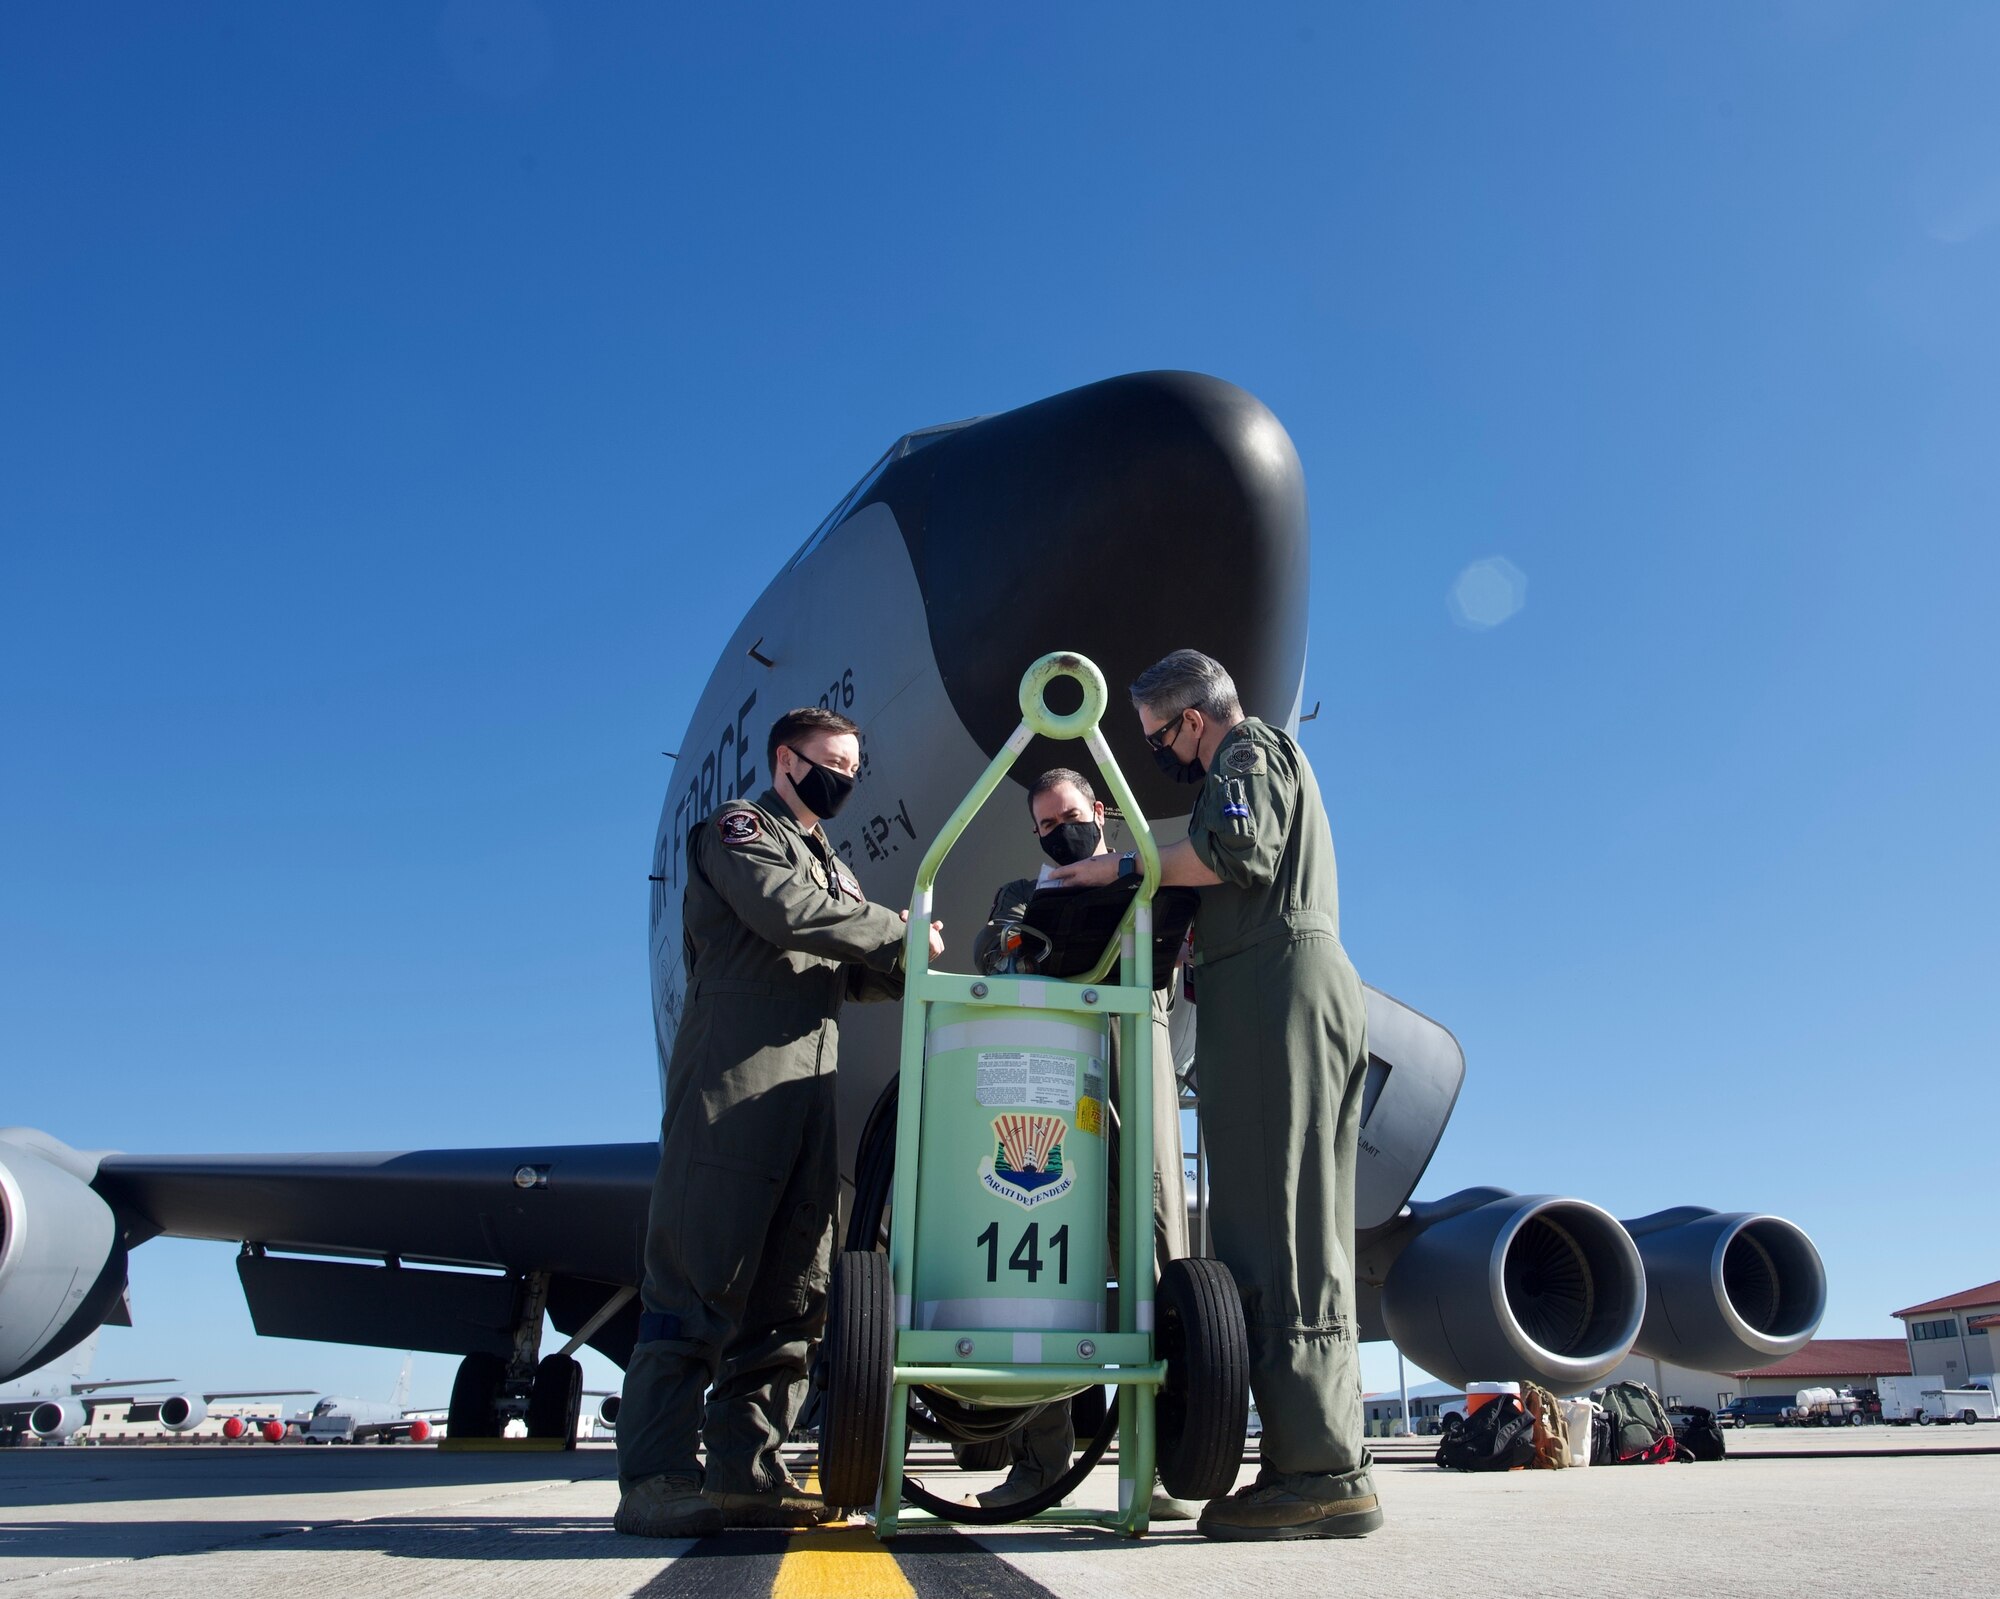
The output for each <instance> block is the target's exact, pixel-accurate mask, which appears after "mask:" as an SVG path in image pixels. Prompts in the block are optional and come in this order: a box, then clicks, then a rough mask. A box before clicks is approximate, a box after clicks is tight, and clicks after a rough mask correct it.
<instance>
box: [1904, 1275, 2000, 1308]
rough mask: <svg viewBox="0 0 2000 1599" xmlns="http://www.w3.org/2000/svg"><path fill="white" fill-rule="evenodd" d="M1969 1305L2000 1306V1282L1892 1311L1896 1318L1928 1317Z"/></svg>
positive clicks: (1983, 1284)
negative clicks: (1933, 1313)
mask: <svg viewBox="0 0 2000 1599" xmlns="http://www.w3.org/2000/svg"><path fill="white" fill-rule="evenodd" d="M1968 1305H2000V1282H1991V1283H1981V1284H1980V1285H1979V1286H1978V1287H1977V1288H1968V1289H1966V1291H1965V1292H1964V1293H1962V1294H1947V1295H1945V1297H1944V1298H1942V1299H1927V1300H1925V1301H1924V1302H1923V1303H1922V1304H1921V1305H1912V1306H1910V1308H1909V1309H1908V1310H1898V1311H1892V1312H1891V1314H1892V1315H1896V1316H1928V1315H1929V1314H1930V1313H1931V1312H1932V1311H1934V1310H1964V1309H1965V1308H1966V1307H1967V1306H1968Z"/></svg>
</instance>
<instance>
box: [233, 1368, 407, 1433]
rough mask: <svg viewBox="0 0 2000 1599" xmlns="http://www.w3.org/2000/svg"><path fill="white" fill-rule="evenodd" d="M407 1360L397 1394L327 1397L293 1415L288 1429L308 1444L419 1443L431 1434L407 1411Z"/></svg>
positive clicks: (399, 1378)
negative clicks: (403, 1441)
mask: <svg viewBox="0 0 2000 1599" xmlns="http://www.w3.org/2000/svg"><path fill="white" fill-rule="evenodd" d="M410 1364H411V1362H410V1359H409V1358H408V1357H405V1359H404V1361H403V1373H402V1375H401V1376H400V1377H398V1378H397V1379H396V1391H395V1392H394V1393H393V1394H392V1395H390V1397H389V1398H388V1399H386V1400H383V1399H347V1398H343V1397H341V1396H339V1395H337V1394H328V1395H326V1396H325V1397H323V1398H321V1399H320V1400H318V1401H317V1402H316V1403H315V1404H314V1405H313V1407H312V1409H310V1410H308V1411H307V1412H305V1414H303V1415H299V1416H293V1417H292V1418H291V1422H290V1426H291V1428H292V1429H296V1431H297V1433H298V1435H299V1436H300V1437H301V1438H303V1439H304V1440H305V1441H306V1442H307V1443H309V1444H362V1443H367V1442H369V1441H370V1440H371V1439H372V1440H373V1441H374V1442H376V1443H384V1444H386V1443H394V1442H395V1441H396V1440H397V1439H399V1438H407V1439H408V1440H409V1441H410V1442H411V1443H413V1444H420V1443H423V1442H424V1441H425V1440H427V1439H428V1438H429V1437H430V1435H431V1431H432V1428H431V1424H430V1421H429V1419H428V1418H427V1417H426V1416H424V1415H422V1414H420V1413H418V1412H416V1411H413V1410H411V1409H410V1408H409V1404H410ZM265 1436H266V1437H267V1438H268V1437H270V1434H269V1433H268V1432H266V1433H265Z"/></svg>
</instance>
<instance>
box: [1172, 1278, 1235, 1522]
mask: <svg viewBox="0 0 2000 1599" xmlns="http://www.w3.org/2000/svg"><path fill="white" fill-rule="evenodd" d="M1153 1321H1154V1326H1155V1327H1156V1328H1157V1329H1158V1336H1157V1339H1156V1341H1155V1348H1156V1350H1157V1352H1158V1354H1159V1356H1160V1358H1161V1359H1163V1360H1165V1361H1166V1363H1167V1377H1166V1381H1165V1382H1164V1383H1162V1384H1161V1386H1160V1394H1159V1399H1158V1401H1157V1407H1156V1410H1155V1415H1156V1416H1157V1418H1158V1431H1159V1444H1160V1450H1159V1454H1160V1462H1159V1463H1160V1486H1161V1487H1163V1488H1165V1489H1166V1490H1167V1492H1168V1493H1170V1494H1172V1495H1173V1496H1174V1497H1175V1498H1176V1499H1216V1498H1220V1497H1221V1496H1222V1495H1223V1494H1226V1493H1228V1492H1229V1490H1230V1489H1231V1488H1233V1487H1234V1486H1235V1485H1236V1473H1237V1470H1238V1469H1239V1468H1240V1467H1241V1465H1242V1463H1243V1431H1244V1427H1245V1425H1246V1423H1247V1422H1248V1420H1249V1411H1250V1339H1249V1334H1248V1333H1247V1332H1246V1331H1245V1329H1244V1326H1243V1299H1242V1296H1241V1295H1240V1294H1238V1293H1237V1291H1236V1279H1235V1278H1234V1277H1232V1276H1231V1275H1230V1274H1229V1268H1228V1267H1227V1266H1225V1265H1223V1264H1222V1262H1221V1261H1219V1260H1210V1259H1203V1258H1195V1259H1186V1260H1170V1261H1168V1262H1167V1267H1166V1270H1165V1271H1163V1272H1161V1273H1160V1286H1159V1289H1158V1291H1157V1293H1156V1294H1155V1296H1154V1309H1153Z"/></svg>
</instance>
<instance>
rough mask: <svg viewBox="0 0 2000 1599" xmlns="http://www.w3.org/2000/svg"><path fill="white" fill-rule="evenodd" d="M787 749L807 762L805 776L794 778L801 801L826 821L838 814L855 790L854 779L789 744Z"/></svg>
mask: <svg viewBox="0 0 2000 1599" xmlns="http://www.w3.org/2000/svg"><path fill="white" fill-rule="evenodd" d="M785 748H786V749H788V750H792V753H793V754H794V755H798V756H799V759H800V760H802V761H804V762H805V765H806V769H805V775H804V776H802V777H801V776H795V777H793V778H792V792H793V793H794V794H796V795H798V797H799V803H800V804H801V805H803V806H805V808H806V809H807V810H809V811H811V812H812V813H813V815H815V816H817V817H819V818H820V819H821V820H822V821H824V820H825V819H826V818H827V817H829V816H838V815H839V814H840V807H841V806H843V805H845V804H846V803H847V796H848V795H850V794H852V793H853V792H854V779H853V778H851V777H848V776H847V775H845V774H844V773H841V772H832V771H828V770H827V768H825V767H824V766H821V765H820V764H819V763H818V762H817V761H814V760H811V759H809V758H808V757H806V756H804V755H799V752H798V751H797V750H793V749H792V746H791V745H789V744H787V745H786V746H785Z"/></svg>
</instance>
